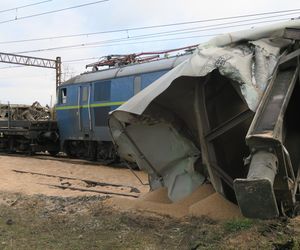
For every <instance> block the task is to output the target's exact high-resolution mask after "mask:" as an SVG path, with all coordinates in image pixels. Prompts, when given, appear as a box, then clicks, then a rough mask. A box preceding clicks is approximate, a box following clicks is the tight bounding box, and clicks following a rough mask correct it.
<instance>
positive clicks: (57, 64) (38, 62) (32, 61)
mask: <svg viewBox="0 0 300 250" xmlns="http://www.w3.org/2000/svg"><path fill="white" fill-rule="evenodd" d="M0 62H2V63H11V64H19V65H24V66H33V67H40V68H48V69H55V70H56V88H57V87H58V86H59V85H60V84H61V74H62V72H61V58H60V57H56V60H53V59H47V58H41V57H32V56H23V55H16V54H10V53H3V52H0Z"/></svg>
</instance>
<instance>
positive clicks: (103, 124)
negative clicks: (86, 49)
mask: <svg viewBox="0 0 300 250" xmlns="http://www.w3.org/2000/svg"><path fill="white" fill-rule="evenodd" d="M189 55H190V53H185V54H183V55H177V56H173V57H169V58H164V59H159V60H152V61H147V62H142V63H141V62H138V63H129V64H123V65H114V66H113V67H110V68H108V69H104V70H99V71H96V70H94V71H92V72H87V73H83V74H81V75H78V76H76V77H74V78H71V79H70V80H68V81H66V82H64V83H63V84H61V85H60V86H59V87H58V89H57V104H56V117H57V123H58V127H59V133H60V143H61V150H62V151H64V152H65V153H67V155H68V156H71V157H76V158H85V159H90V160H115V159H117V155H116V151H115V150H114V146H113V143H112V139H111V136H110V133H109V129H108V126H107V118H108V113H109V112H110V111H112V110H114V109H116V108H117V107H118V106H120V105H122V104H123V103H124V102H126V101H127V100H128V99H129V98H131V97H132V96H133V95H135V94H137V93H138V92H139V91H141V90H142V89H144V88H146V87H147V86H148V85H150V84H151V83H152V82H154V81H155V80H156V79H158V78H159V77H161V76H162V75H163V74H165V73H166V72H168V71H169V70H171V69H172V68H173V67H175V66H177V65H178V64H180V63H181V62H183V61H184V60H186V59H187V58H188V57H189ZM110 66H111V65H110Z"/></svg>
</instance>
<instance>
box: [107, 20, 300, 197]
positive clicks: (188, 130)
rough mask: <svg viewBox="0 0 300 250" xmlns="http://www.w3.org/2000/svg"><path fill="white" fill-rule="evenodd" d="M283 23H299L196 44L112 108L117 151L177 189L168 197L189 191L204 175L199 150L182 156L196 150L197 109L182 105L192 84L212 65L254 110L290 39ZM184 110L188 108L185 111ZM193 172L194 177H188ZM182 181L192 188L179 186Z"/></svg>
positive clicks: (153, 181) (171, 189)
mask: <svg viewBox="0 0 300 250" xmlns="http://www.w3.org/2000/svg"><path fill="white" fill-rule="evenodd" d="M286 27H300V20H292V21H289V22H285V23H281V24H277V25H271V26H267V27H263V28H260V29H253V30H250V31H241V32H235V33H230V34H226V35H222V36H219V37H217V38H214V39H212V40H211V41H210V42H208V43H205V44H202V45H199V46H198V48H197V49H196V50H195V52H194V53H193V55H192V56H191V57H190V58H189V59H187V60H186V61H184V62H182V63H181V64H180V65H178V66H177V67H176V68H174V69H173V70H171V71H170V72H168V73H167V74H165V75H164V76H162V77H161V78H160V79H158V80H157V81H155V82H154V83H153V84H151V85H150V86H148V87H147V88H146V89H144V90H143V91H141V92H140V93H139V94H138V95H136V96H134V97H133V98H131V99H130V100H129V101H128V102H126V103H125V104H124V105H122V106H121V107H119V108H118V109H117V110H116V111H113V112H112V113H111V115H110V121H109V122H110V129H111V132H112V136H113V139H114V141H115V143H116V145H117V146H118V151H119V153H120V155H121V156H123V157H124V158H127V159H129V158H130V159H131V160H133V161H136V162H137V163H138V165H139V167H140V168H142V169H145V170H146V171H147V172H148V173H149V175H150V177H151V178H150V184H151V186H152V187H153V188H156V187H157V186H160V185H163V186H166V187H168V190H169V196H170V195H171V194H172V193H174V190H176V192H177V194H178V193H179V194H178V197H174V196H173V197H170V198H171V199H172V200H178V199H180V198H181V197H184V196H185V195H187V194H188V193H191V192H192V191H193V189H194V188H195V187H196V186H197V185H201V183H202V182H203V176H207V174H205V173H204V166H201V163H199V161H200V162H201V156H200V154H199V156H197V157H196V158H195V159H194V160H192V161H188V160H187V159H188V158H189V157H191V156H192V155H193V154H194V153H195V150H194V148H195V149H198V150H199V151H200V144H199V138H200V135H199V134H198V133H197V131H196V130H195V129H194V127H195V124H193V123H195V120H197V116H198V115H197V114H194V111H195V110H196V109H195V110H194V109H191V110H187V109H184V107H193V103H191V102H196V99H197V98H194V96H193V91H194V90H193V88H194V86H196V85H197V83H196V81H197V79H201V80H199V84H200V82H201V84H203V82H204V81H205V77H206V76H208V75H210V74H211V73H213V72H215V71H217V72H218V73H219V74H220V75H222V76H224V77H225V78H224V79H227V80H228V81H229V82H232V83H234V84H233V85H234V87H235V88H236V89H237V92H238V93H239V95H240V97H241V98H242V99H243V101H244V103H246V104H247V106H248V107H249V109H250V110H252V111H255V110H256V109H257V106H258V104H259V102H260V100H261V97H262V94H263V92H264V90H265V89H266V87H267V84H268V81H269V79H270V77H271V76H272V74H273V72H274V69H275V66H276V64H277V62H278V60H279V59H280V55H281V53H282V51H283V50H284V48H286V47H287V46H288V45H289V44H290V43H291V40H287V39H284V38H282V35H283V31H284V28H286ZM191 82H193V86H192V84H191ZM175 85H176V86H177V87H178V88H177V91H178V89H180V91H181V92H179V93H174V92H172V91H173V89H175V87H174V86H175ZM179 85H182V86H179ZM185 89H189V92H188V91H187V92H188V93H184V90H185ZM194 92H196V91H194ZM194 99H195V101H194ZM197 101H199V100H197ZM185 103H189V104H186V105H185ZM195 105H199V104H196V103H195ZM155 106H157V108H156V109H155V108H154V107H155ZM189 112H191V113H193V114H191V116H190V117H188V116H189V114H188V113H189ZM183 113H184V114H183ZM179 114H180V115H179ZM169 116H171V118H170V117H169ZM179 116H180V119H184V120H185V123H184V122H183V123H184V124H185V125H183V126H182V127H180V126H178V124H182V121H179V120H180V119H178V120H176V119H177V118H178V117H179ZM193 116H194V118H191V117H193ZM167 117H169V118H167ZM174 117H175V118H174ZM176 117H177V118H176ZM173 118H174V119H173ZM141 124H143V126H142V127H141ZM157 124H160V126H158V125H157ZM168 126H169V127H168ZM198 126H199V124H198ZM167 128H168V129H169V130H173V131H174V133H173V134H172V133H171V134H172V136H173V138H174V140H173V141H172V142H170V140H168V139H167V138H164V136H167V134H168V133H166V129H167ZM195 131H196V132H195ZM171 134H170V136H171ZM124 138H126V139H124ZM169 139H170V137H169ZM154 142H155V143H154ZM174 145H175V146H174ZM191 145H192V146H191ZM172 147H175V148H178V149H176V150H174V152H173V154H164V153H162V154H159V153H158V152H160V149H167V150H168V151H171V148H172ZM184 148H185V149H187V150H186V151H185V153H186V154H185V155H186V157H185V158H184V160H183V161H182V162H181V164H182V165H181V166H180V167H178V166H179V165H177V164H175V163H174V158H176V157H175V155H176V154H179V152H180V149H184ZM162 152H163V150H162ZM130 159H129V160H130ZM184 161H185V162H184ZM158 162H164V165H168V168H165V169H164V171H161V170H162V169H160V165H159V164H158ZM203 162H205V160H204V161H203ZM187 169H189V171H188V170H187ZM186 172H189V178H188V179H185V178H182V177H181V175H182V174H184V173H186ZM174 173H175V177H174V176H173V177H172V178H173V180H176V181H171V182H168V181H166V180H167V177H169V176H171V175H174ZM195 176H197V178H195V179H197V181H195V182H191V181H190V180H191V179H193V177H195ZM198 177H199V178H198ZM212 180H213V178H211V181H212ZM212 182H213V181H212ZM157 183H159V184H157ZM174 183H175V184H176V187H174ZM191 183H193V184H191ZM213 184H214V183H213ZM186 185H190V186H191V187H192V188H190V189H189V190H187V191H186V190H185V191H182V190H183V187H185V186H186ZM214 186H215V185H214ZM177 187H180V188H178V189H177ZM217 190H218V189H217ZM218 191H220V190H218ZM221 192H222V191H221Z"/></svg>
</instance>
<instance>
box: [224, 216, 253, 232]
mask: <svg viewBox="0 0 300 250" xmlns="http://www.w3.org/2000/svg"><path fill="white" fill-rule="evenodd" d="M253 223H254V222H253V220H250V219H246V218H243V219H233V220H229V221H226V222H225V223H224V225H223V226H224V229H225V231H226V232H229V233H235V232H239V231H241V230H247V229H250V228H251V227H252V226H253Z"/></svg>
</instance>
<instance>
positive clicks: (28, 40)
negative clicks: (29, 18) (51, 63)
mask: <svg viewBox="0 0 300 250" xmlns="http://www.w3.org/2000/svg"><path fill="white" fill-rule="evenodd" d="M105 1H108V0H105ZM97 2H99V1H97ZM100 2H101V1H100ZM299 11H300V9H289V10H280V11H271V12H262V13H253V14H246V15H238V16H230V17H220V18H212V19H203V20H195V21H187V22H177V23H169V24H161V25H150V26H141V27H132V28H123V29H114V30H106V31H96V32H89V33H79V34H71V35H62V36H49V37H39V38H32V39H20V40H11V41H0V44H7V43H10V44H12V43H23V42H31V41H42V40H50V39H51V40H53V39H63V38H72V37H81V36H93V35H99V34H109V33H119V32H128V31H136V30H145V29H154V28H164V27H170V26H179V25H187V24H195V23H205V22H212V21H223V20H229V19H240V18H246V17H254V16H265V15H272V14H281V13H285V14H284V15H292V14H296V13H299ZM279 16H280V15H279ZM265 18H271V17H265ZM259 19H262V18H259ZM19 20H20V18H19ZM239 21H243V20H239ZM239 21H236V22H239ZM0 23H1V22H0Z"/></svg>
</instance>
